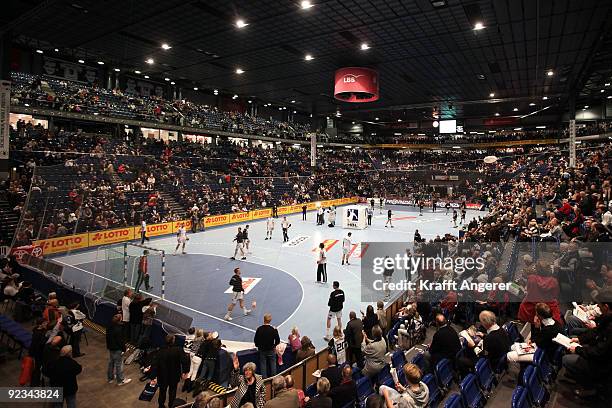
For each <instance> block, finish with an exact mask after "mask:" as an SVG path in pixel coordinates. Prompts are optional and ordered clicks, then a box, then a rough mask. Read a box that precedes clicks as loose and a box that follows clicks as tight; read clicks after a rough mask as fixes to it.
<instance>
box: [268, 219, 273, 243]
mask: <svg viewBox="0 0 612 408" xmlns="http://www.w3.org/2000/svg"><path fill="white" fill-rule="evenodd" d="M273 231H274V218H272V217H268V220H267V221H266V239H272V232H273Z"/></svg>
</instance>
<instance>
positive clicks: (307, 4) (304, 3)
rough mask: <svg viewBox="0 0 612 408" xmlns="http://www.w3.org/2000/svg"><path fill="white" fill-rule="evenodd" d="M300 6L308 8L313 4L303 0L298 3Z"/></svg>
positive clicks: (304, 8)
mask: <svg viewBox="0 0 612 408" xmlns="http://www.w3.org/2000/svg"><path fill="white" fill-rule="evenodd" d="M300 6H301V7H302V10H308V9H309V8H311V7H313V6H314V4H312V3H311V2H310V1H308V0H303V1H302V2H301V3H300Z"/></svg>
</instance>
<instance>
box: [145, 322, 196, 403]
mask: <svg viewBox="0 0 612 408" xmlns="http://www.w3.org/2000/svg"><path fill="white" fill-rule="evenodd" d="M189 366H190V361H189V356H187V354H185V353H184V352H183V349H182V348H181V347H178V346H176V345H174V335H172V334H169V335H167V336H166V345H165V346H164V347H162V348H161V349H160V350H159V352H158V353H157V355H156V356H155V359H154V360H153V364H152V367H151V369H152V370H155V372H156V373H157V385H158V386H159V399H158V400H157V401H158V404H159V407H160V408H163V407H165V403H166V394H169V395H168V405H169V406H172V403H173V402H174V400H175V399H176V387H177V386H178V383H179V382H180V381H181V378H186V376H187V373H189Z"/></svg>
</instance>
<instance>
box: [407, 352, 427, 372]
mask: <svg viewBox="0 0 612 408" xmlns="http://www.w3.org/2000/svg"><path fill="white" fill-rule="evenodd" d="M410 362H411V363H412V364H414V365H416V366H417V367H419V369H420V370H421V371H423V369H424V368H425V357H424V356H423V353H417V354H416V355H415V356H414V357H412V361H410Z"/></svg>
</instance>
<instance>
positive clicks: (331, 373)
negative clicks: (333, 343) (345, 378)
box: [321, 354, 342, 389]
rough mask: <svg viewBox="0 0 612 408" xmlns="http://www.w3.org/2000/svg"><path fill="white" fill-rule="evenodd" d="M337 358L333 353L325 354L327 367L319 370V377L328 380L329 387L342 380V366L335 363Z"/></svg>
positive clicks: (338, 383)
mask: <svg viewBox="0 0 612 408" xmlns="http://www.w3.org/2000/svg"><path fill="white" fill-rule="evenodd" d="M337 362H338V360H337V359H336V356H335V355H333V354H329V355H328V356H327V368H326V369H324V370H323V371H321V377H325V378H327V379H328V380H329V386H330V389H333V388H334V387H337V386H338V385H340V382H341V381H342V368H340V367H338V365H337Z"/></svg>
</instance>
